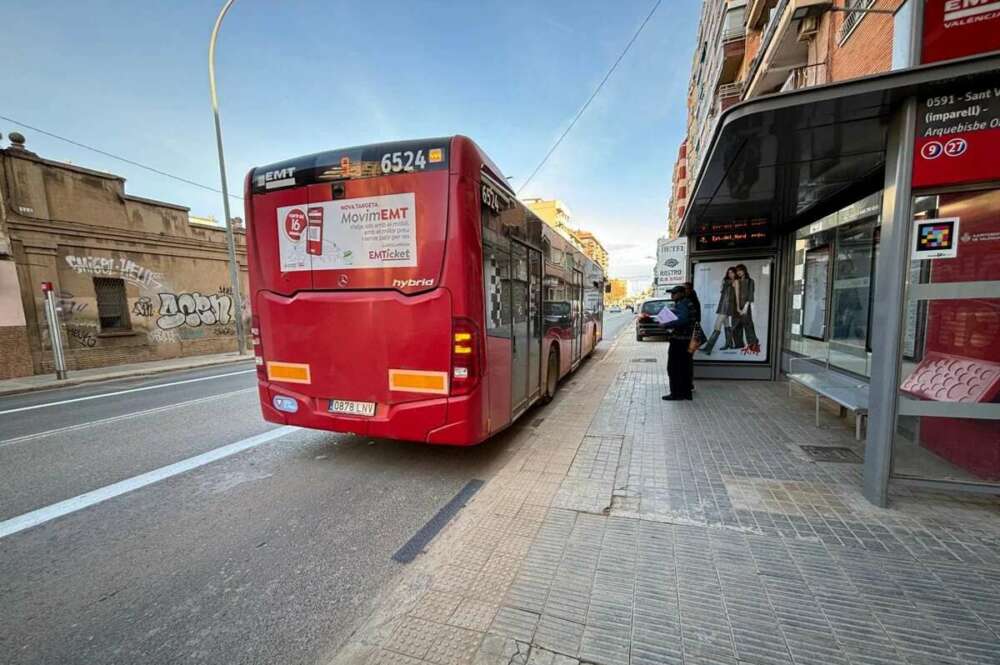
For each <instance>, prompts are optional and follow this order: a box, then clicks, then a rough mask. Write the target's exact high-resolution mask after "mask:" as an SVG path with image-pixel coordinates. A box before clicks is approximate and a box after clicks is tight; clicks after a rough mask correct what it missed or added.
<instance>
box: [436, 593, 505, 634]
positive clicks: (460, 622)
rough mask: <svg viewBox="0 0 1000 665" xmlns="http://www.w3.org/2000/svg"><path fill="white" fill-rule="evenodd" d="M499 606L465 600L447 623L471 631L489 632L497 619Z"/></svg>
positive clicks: (471, 599)
mask: <svg viewBox="0 0 1000 665" xmlns="http://www.w3.org/2000/svg"><path fill="white" fill-rule="evenodd" d="M499 609H500V607H499V605H493V604H490V603H485V602H483V601H480V600H476V599H474V598H464V599H462V600H461V602H460V603H459V604H458V606H457V607H456V608H455V611H454V612H453V613H452V614H451V616H450V617H449V618H448V620H447V623H448V624H450V625H452V626H458V627H459V628H468V629H470V630H478V631H485V630H488V629H489V627H490V625H491V624H492V623H493V619H494V618H495V617H496V614H497V610H499Z"/></svg>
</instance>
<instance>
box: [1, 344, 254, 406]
mask: <svg viewBox="0 0 1000 665" xmlns="http://www.w3.org/2000/svg"><path fill="white" fill-rule="evenodd" d="M251 360H253V356H252V355H246V356H241V355H239V354H238V353H235V352H232V353H213V354H209V355H204V356H189V357H187V358H170V359H169V360H156V361H153V362H145V363H129V364H127V365H114V366H112V367H96V368H94V369H81V370H73V371H71V372H70V373H69V378H67V379H66V380H64V381H59V380H57V379H56V377H55V374H38V375H36V376H25V377H22V378H20V379H8V380H6V381H0V396H4V395H17V394H20V393H28V392H33V391H36V390H49V389H51V388H65V387H66V386H76V385H79V384H81V383H93V382H95V381H110V380H111V379H127V378H130V377H135V376H147V375H150V374H160V373H161V372H173V371H176V370H181V369H196V368H198V367H211V366H213V365H225V364H227V363H235V362H240V361H247V362H249V361H251Z"/></svg>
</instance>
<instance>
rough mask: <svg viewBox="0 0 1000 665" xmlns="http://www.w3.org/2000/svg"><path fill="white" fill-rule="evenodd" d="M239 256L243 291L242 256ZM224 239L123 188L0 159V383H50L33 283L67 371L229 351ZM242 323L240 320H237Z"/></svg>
mask: <svg viewBox="0 0 1000 665" xmlns="http://www.w3.org/2000/svg"><path fill="white" fill-rule="evenodd" d="M237 255H238V258H239V261H240V264H241V275H242V282H243V287H242V288H244V289H245V288H246V286H245V284H246V273H245V270H246V265H245V258H246V257H245V244H244V237H243V233H242V230H239V231H238V233H237ZM227 270H228V264H227V253H226V238H225V230H224V229H223V228H221V227H212V226H208V225H205V224H198V223H194V222H192V221H191V220H190V219H189V217H188V209H187V208H185V207H184V206H180V205H175V204H171V203H164V202H161V201H152V200H149V199H144V198H140V197H137V196H132V195H129V194H126V193H125V179H124V178H122V177H120V176H117V175H113V174H109V173H103V172H99V171H93V170H90V169H86V168H81V167H79V166H76V165H72V164H65V163H61V162H55V161H51V160H48V159H44V158H42V157H40V156H38V155H37V154H35V153H33V152H31V151H29V150H28V149H27V147H26V145H25V142H24V139H23V137H21V136H20V135H18V134H16V133H15V134H12V135H11V137H10V145H9V146H8V147H7V148H5V149H0V349H2V351H0V379H4V378H13V377H17V376H27V375H30V374H41V373H47V372H51V371H52V368H53V362H52V353H51V344H50V341H49V329H48V324H47V321H46V317H45V308H44V300H43V296H42V292H41V288H40V287H41V284H42V282H51V283H52V284H53V287H54V291H55V294H56V305H57V310H58V316H59V318H60V334H61V335H62V341H63V347H64V349H65V350H66V360H67V368H68V369H69V370H74V369H85V368H91V367H101V366H106V365H116V364H122V363H132V362H143V361H151V360H161V359H166V358H176V357H181V356H192V355H201V354H208V353H219V352H225V351H235V350H236V334H235V322H236V318H235V317H236V316H237V315H239V313H238V312H236V311H235V307H234V304H233V298H232V293H231V289H230V287H229V276H228V272H227ZM243 316H244V317H248V315H247V313H246V312H244V313H243Z"/></svg>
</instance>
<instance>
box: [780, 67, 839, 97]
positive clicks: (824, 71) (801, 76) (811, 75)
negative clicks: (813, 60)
mask: <svg viewBox="0 0 1000 665" xmlns="http://www.w3.org/2000/svg"><path fill="white" fill-rule="evenodd" d="M829 81H830V67H829V66H828V65H827V64H826V63H825V62H820V63H817V64H815V65H805V66H803V67H796V68H795V69H793V70H791V71H790V72H788V78H787V79H785V84H784V85H783V86H781V92H789V91H791V90H801V89H802V88H810V87H812V86H814V85H823V84H824V83H829Z"/></svg>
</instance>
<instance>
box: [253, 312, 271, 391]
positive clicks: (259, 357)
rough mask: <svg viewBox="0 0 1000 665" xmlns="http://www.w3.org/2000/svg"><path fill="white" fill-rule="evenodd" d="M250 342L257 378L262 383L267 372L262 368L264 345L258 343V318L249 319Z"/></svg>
mask: <svg viewBox="0 0 1000 665" xmlns="http://www.w3.org/2000/svg"><path fill="white" fill-rule="evenodd" d="M250 342H251V343H252V344H253V359H254V362H255V363H257V378H258V379H260V380H262V381H264V380H266V379H267V370H266V369H265V368H264V345H263V344H261V341H260V317H257V316H252V317H250Z"/></svg>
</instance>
